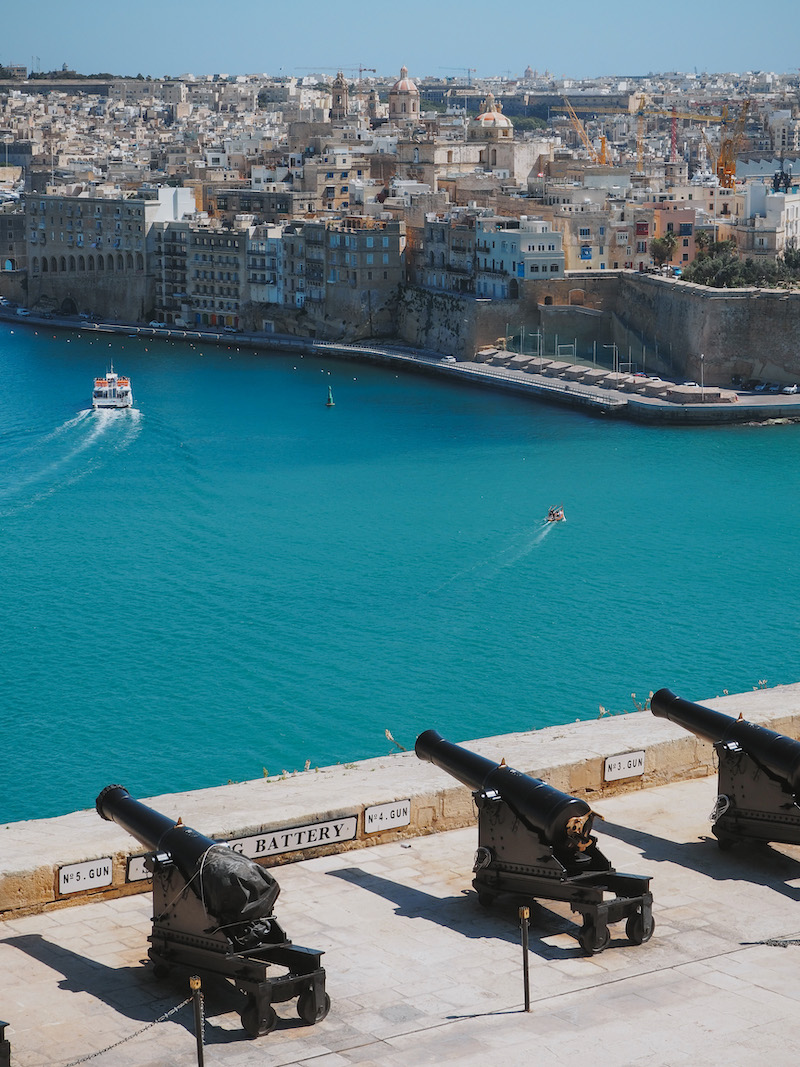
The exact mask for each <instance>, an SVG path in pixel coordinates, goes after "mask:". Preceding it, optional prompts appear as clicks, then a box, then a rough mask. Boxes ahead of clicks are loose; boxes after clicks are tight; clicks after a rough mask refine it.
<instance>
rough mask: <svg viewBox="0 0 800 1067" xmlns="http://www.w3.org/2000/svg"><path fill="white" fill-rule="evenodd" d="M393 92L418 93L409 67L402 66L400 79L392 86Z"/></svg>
mask: <svg viewBox="0 0 800 1067" xmlns="http://www.w3.org/2000/svg"><path fill="white" fill-rule="evenodd" d="M392 92H393V93H416V92H418V89H417V87H416V85H415V84H414V83H413V81H412V80H411V79H410V78H409V76H408V67H401V68H400V80H399V81H396V82H395V83H394V85H393V86H392Z"/></svg>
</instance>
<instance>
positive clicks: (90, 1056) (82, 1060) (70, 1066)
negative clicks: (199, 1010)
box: [62, 997, 193, 1067]
mask: <svg viewBox="0 0 800 1067" xmlns="http://www.w3.org/2000/svg"><path fill="white" fill-rule="evenodd" d="M192 999H193V998H192V997H188V998H187V999H186V1000H184V1001H182V1002H181V1003H180V1004H176V1005H175V1007H174V1008H170V1009H169V1011H165V1012H164V1014H163V1015H159V1017H158V1018H157V1019H153V1021H152V1022H151V1023H148V1024H147V1026H143V1027H142V1029H141V1030H137V1031H136V1032H135V1033H133V1034H128V1036H127V1037H123V1038H122V1039H121V1040H120V1041H115V1042H114V1044H113V1045H109V1046H108V1048H101V1049H98V1050H97V1052H90V1053H89V1054H88V1056H81V1057H80V1058H79V1059H77V1060H70V1061H69V1063H65V1064H63V1065H62V1067H77V1065H78V1064H79V1063H88V1061H89V1060H93V1059H95V1058H96V1057H97V1056H105V1054H106V1053H107V1052H110V1051H111V1050H112V1048H119V1046H120V1045H124V1044H125V1042H126V1041H132V1040H133V1038H134V1037H139V1036H140V1035H141V1034H144V1033H146V1031H148V1030H152V1028H153V1027H154V1026H156V1025H157V1024H158V1023H163V1022H165V1021H166V1020H167V1019H169V1017H170V1016H171V1015H174V1014H175V1013H176V1012H178V1011H180V1010H181V1008H185V1007H186V1005H187V1004H191V1003H192Z"/></svg>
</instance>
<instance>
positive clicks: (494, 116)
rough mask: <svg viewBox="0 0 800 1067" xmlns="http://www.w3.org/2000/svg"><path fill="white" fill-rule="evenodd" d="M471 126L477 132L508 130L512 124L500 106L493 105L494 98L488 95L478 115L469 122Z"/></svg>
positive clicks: (490, 94)
mask: <svg viewBox="0 0 800 1067" xmlns="http://www.w3.org/2000/svg"><path fill="white" fill-rule="evenodd" d="M471 125H472V127H473V128H474V129H478V130H510V129H512V128H513V126H514V124H513V122H512V121H511V119H509V118H507V117H506V116H505V115H504V114H503V111H502V105H501V104H495V100H494V96H493V95H492V93H489V94H488V96H487V97H486V99H485V100H484V102H483V107H482V108H481V111H480V113H479V114H477V115H476V116H475V118H473V119H472V120H471Z"/></svg>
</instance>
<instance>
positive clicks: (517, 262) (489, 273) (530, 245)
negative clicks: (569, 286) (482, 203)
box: [475, 215, 564, 300]
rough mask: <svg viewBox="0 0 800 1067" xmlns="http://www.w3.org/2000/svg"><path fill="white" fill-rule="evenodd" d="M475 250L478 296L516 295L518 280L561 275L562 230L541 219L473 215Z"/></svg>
mask: <svg viewBox="0 0 800 1067" xmlns="http://www.w3.org/2000/svg"><path fill="white" fill-rule="evenodd" d="M475 251H476V260H477V262H476V272H475V295H476V296H477V297H488V298H489V299H495V300H507V299H515V298H516V297H518V296H519V283H520V281H541V280H542V279H543V278H563V277H564V251H563V248H562V243H561V234H560V233H556V232H555V231H554V230H552V229H551V228H550V225H549V223H547V222H544V221H542V220H541V219H530V218H528V217H527V216H525V215H522V216H520V218H518V219H512V218H498V217H496V216H495V217H492V218H482V219H476V220H475Z"/></svg>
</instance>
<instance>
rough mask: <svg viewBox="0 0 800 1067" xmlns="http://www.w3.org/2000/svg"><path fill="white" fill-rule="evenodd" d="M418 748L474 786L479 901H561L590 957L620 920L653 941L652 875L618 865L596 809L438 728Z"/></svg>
mask: <svg viewBox="0 0 800 1067" xmlns="http://www.w3.org/2000/svg"><path fill="white" fill-rule="evenodd" d="M414 750H415V752H416V754H417V756H418V757H419V758H420V759H422V760H426V761H427V762H429V763H433V764H434V765H435V766H437V767H439V768H441V769H442V770H444V771H447V773H448V774H451V775H452V776H453V777H454V778H456V779H457V780H458V781H460V782H461V783H462V784H464V785H466V786H467V787H468V788H470V789H472V791H473V798H474V800H475V804H476V807H477V809H478V849H477V852H476V854H475V865H474V867H473V874H474V876H475V877H474V878H473V881H472V885H473V887H474V889H475V891H476V892H477V894H478V900H479V902H480V903H481V904H482V905H484V906H487V907H488V906H490V905H491V904H493V903H494V901H495V900H497V899H498V898H500V897H502V896H512V897H515V898H518V899H522V900H530V899H531V898H536V899H542V900H558V901H564V902H566V903H568V904H569V905H570V908H571V910H572V911H573V912H576V913H578V914H580V916H581V918H582V926H581V929H580V932H579V934H578V942H579V944H580V946H581V948H582V949H583V950H584V952H586V953H588V954H589V955H594V954H596V953H598V952H602V950H603V949H604V948H606V946H607V945H608V944H609V941H610V940H611V932H610V930H609V924H610V923H615V922H619V921H621V920H622V919H624V920H625V921H626V922H625V933H626V936H627V937H628V940H629V941H631V942H632V943H633V944H636V945H640V944H643V943H644V942H645V941H649V939H650V938H651V937H652V934H653V930H654V928H655V922H654V920H653V910H652V908H653V896H652V893H651V892H650V878H649V876H646V875H635V874H621V873H618V872H617V871H616V870H614V868H613V867H612V866H611V863H610V862H609V860H608V859H606V857H605V856H604V855H603V854H602V852H601V851H600V849H599V848H598V846H597V839H596V838H595V837H594V836H593V835H592V833H591V830H592V825H593V822H594V819H595V817H596V813H595V812H593V811H592V809H591V808H590V807H589V805H588V804H587V803H586V801H584V800H581V799H579V798H578V797H573V796H570V795H569V794H567V793H562V792H561V791H560V790H558V789H556V788H554V787H553V786H551V785H549V784H548V783H547V782H543V781H542V780H541V779H538V778H531V777H530V776H528V775H526V774H523V773H522V772H520V771H517V770H514V768H513V767H508V766H507V765H506V763H505V761H503V762H502V763H494V762H492V760H489V759H486V758H485V757H484V756H479V755H478V754H477V753H474V752H470V751H469V750H468V749H465V748H463V747H461V746H460V745H456V744H453V743H452V742H450V741H446V740H445V739H444V738H443V737H442V736H441V735H440V734H438V733H437V732H436V731H435V730H426V731H425V732H424V733H422V734H420V735H419V737H418V738H417V741H416V745H415V748H414Z"/></svg>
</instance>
